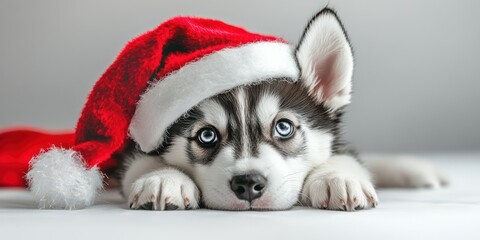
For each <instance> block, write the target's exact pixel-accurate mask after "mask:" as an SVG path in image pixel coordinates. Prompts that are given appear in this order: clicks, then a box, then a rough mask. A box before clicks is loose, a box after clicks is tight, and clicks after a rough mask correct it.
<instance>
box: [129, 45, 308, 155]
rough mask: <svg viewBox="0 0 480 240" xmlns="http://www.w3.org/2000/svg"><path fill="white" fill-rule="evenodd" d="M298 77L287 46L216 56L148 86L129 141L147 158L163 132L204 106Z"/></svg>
mask: <svg viewBox="0 0 480 240" xmlns="http://www.w3.org/2000/svg"><path fill="white" fill-rule="evenodd" d="M298 75H299V70H298V67H297V64H296V61H295V57H294V55H293V52H292V49H291V48H290V46H289V45H288V44H285V43H281V42H255V43H250V44H246V45H243V46H240V47H236V48H226V49H223V50H220V51H216V52H214V53H212V54H210V55H207V56H205V57H202V58H200V59H199V60H197V61H195V62H191V63H188V64H186V65H185V66H183V67H182V68H180V69H179V70H177V71H175V72H173V73H171V74H169V75H167V76H166V77H165V78H164V79H160V80H159V81H158V82H157V83H156V84H154V85H152V86H151V87H150V88H149V89H148V90H147V91H146V92H145V93H144V94H143V95H142V96H141V99H140V101H139V102H138V104H137V108H136V110H135V114H134V115H133V118H132V121H131V123H130V126H129V132H130V136H131V137H132V138H133V140H135V142H137V143H138V144H139V146H140V148H141V149H142V150H143V151H144V152H150V151H152V150H154V149H156V148H157V147H158V146H159V145H160V144H161V143H162V141H163V138H164V134H165V131H166V130H167V128H168V127H169V126H170V125H171V124H172V123H174V121H175V120H177V119H178V118H179V117H181V116H182V115H183V114H185V113H186V112H187V111H188V110H190V109H191V108H193V107H194V106H195V105H197V104H198V103H200V102H201V101H202V100H204V99H206V98H209V97H212V96H214V95H217V94H219V93H222V92H224V91H226V90H229V89H232V88H234V87H237V86H242V85H248V84H252V83H257V82H260V81H265V80H270V79H274V78H287V79H291V80H293V81H296V80H297V78H298Z"/></svg>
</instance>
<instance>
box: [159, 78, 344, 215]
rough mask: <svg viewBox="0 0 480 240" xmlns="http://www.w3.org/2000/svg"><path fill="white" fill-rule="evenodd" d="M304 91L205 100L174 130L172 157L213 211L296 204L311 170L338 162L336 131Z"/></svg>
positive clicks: (280, 89) (260, 90)
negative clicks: (334, 155) (327, 162)
mask: <svg viewBox="0 0 480 240" xmlns="http://www.w3.org/2000/svg"><path fill="white" fill-rule="evenodd" d="M302 89H303V88H301V87H300V86H299V85H298V84H295V83H288V82H285V81H283V82H276V83H264V84H260V85H257V86H250V87H240V88H236V89H234V90H232V91H230V92H228V93H224V94H221V95H219V96H216V97H213V98H210V99H207V100H205V101H203V102H202V103H201V104H200V105H199V106H198V107H196V108H195V109H193V110H192V111H191V112H190V113H189V114H188V116H186V117H184V118H182V119H181V120H180V121H179V122H178V123H177V124H175V125H174V127H173V128H172V129H171V132H170V133H171V137H170V140H169V142H170V143H171V146H170V147H169V149H168V150H167V151H166V153H165V154H164V159H165V160H166V161H167V162H168V163H169V164H172V165H175V166H177V167H180V168H182V169H184V170H186V171H187V172H188V173H190V175H191V176H192V177H193V178H194V179H195V180H196V183H197V184H198V186H199V187H200V189H201V190H202V194H203V200H204V202H205V204H206V205H207V206H208V207H211V208H219V209H236V210H243V209H284V208H288V207H290V206H292V205H293V204H294V203H295V202H296V201H297V197H298V194H299V192H300V190H301V188H302V184H303V180H304V178H305V176H306V175H307V174H308V172H309V170H310V169H311V168H312V167H314V166H315V165H318V164H319V163H321V162H323V161H325V160H326V159H327V158H328V157H329V156H330V154H331V150H332V141H333V139H334V136H333V135H334V131H333V130H334V129H335V123H334V121H333V120H332V118H331V117H330V116H329V115H328V113H327V111H326V109H324V108H323V107H322V106H318V105H316V104H315V103H314V102H313V101H308V100H307V99H305V94H306V92H305V91H303V90H302ZM172 135H174V136H172Z"/></svg>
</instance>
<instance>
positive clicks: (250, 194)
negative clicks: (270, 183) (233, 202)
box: [230, 173, 267, 202]
mask: <svg viewBox="0 0 480 240" xmlns="http://www.w3.org/2000/svg"><path fill="white" fill-rule="evenodd" d="M266 184H267V179H266V178H265V177H263V176H262V175H260V174H258V173H250V174H244V175H237V176H234V177H233V178H232V180H231V181H230V188H231V189H232V191H233V192H234V193H235V195H237V198H238V199H241V200H246V201H249V202H252V201H253V200H254V199H257V198H259V197H261V196H262V194H263V192H264V190H265V186H266Z"/></svg>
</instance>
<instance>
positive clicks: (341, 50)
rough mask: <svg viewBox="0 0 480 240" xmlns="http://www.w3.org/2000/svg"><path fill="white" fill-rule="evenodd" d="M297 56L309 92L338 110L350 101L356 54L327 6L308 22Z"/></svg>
mask: <svg viewBox="0 0 480 240" xmlns="http://www.w3.org/2000/svg"><path fill="white" fill-rule="evenodd" d="M296 57H297V60H298V64H299V66H300V70H301V79H300V82H301V84H302V85H303V86H304V87H306V88H307V90H308V92H309V93H310V95H311V96H312V97H313V98H314V99H315V100H316V101H317V103H319V104H321V103H323V104H324V105H325V106H326V107H328V108H329V109H330V110H331V111H335V110H337V109H339V108H340V107H342V106H345V105H346V104H348V103H350V97H351V90H352V82H351V80H352V73H353V55H352V49H351V47H350V44H349V42H348V37H347V35H346V33H345V31H344V29H343V26H342V23H341V22H340V20H339V19H338V17H337V15H336V14H335V12H334V11H332V10H330V9H328V8H325V9H323V10H322V11H320V12H319V13H318V14H316V15H315V16H314V17H313V18H312V20H310V22H309V23H308V25H307V27H306V29H305V31H304V33H303V35H302V38H301V39H300V43H299V44H298V46H297V50H296Z"/></svg>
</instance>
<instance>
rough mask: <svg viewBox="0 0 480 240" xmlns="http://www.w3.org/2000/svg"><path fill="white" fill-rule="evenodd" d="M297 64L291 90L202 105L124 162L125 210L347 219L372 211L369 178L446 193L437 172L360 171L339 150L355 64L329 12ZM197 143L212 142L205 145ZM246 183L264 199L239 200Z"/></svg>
mask: <svg viewBox="0 0 480 240" xmlns="http://www.w3.org/2000/svg"><path fill="white" fill-rule="evenodd" d="M295 55H296V57H297V61H298V65H299V68H300V70H301V77H300V79H299V80H298V81H297V82H293V81H288V80H289V79H275V80H272V81H265V82H263V83H261V84H257V85H250V86H241V87H237V88H235V89H232V90H230V91H228V92H225V93H222V94H220V95H217V96H214V97H211V98H209V99H206V100H204V101H202V102H201V103H200V104H199V105H198V106H196V107H194V108H193V109H191V110H190V111H189V112H188V113H187V114H185V115H184V116H183V117H181V118H179V119H178V120H177V121H176V122H175V123H174V124H173V125H172V126H171V127H170V128H169V129H168V132H167V137H166V138H165V141H164V143H163V144H162V145H161V146H159V147H158V149H157V150H155V151H153V152H150V153H143V152H141V151H140V150H137V148H135V147H133V148H130V149H131V150H129V151H127V152H125V153H124V166H125V169H124V171H123V172H122V174H121V177H120V182H121V184H122V192H123V193H124V194H125V196H126V197H127V198H128V201H129V204H130V208H132V209H152V210H169V209H194V208H198V207H200V206H201V205H204V206H205V207H207V208H212V209H224V210H250V209H253V210H267V209H268V210H280V209H288V208H290V207H292V206H293V205H295V204H301V205H304V206H310V207H313V208H321V209H332V210H347V211H351V210H355V209H364V208H370V207H374V206H376V205H377V202H378V199H377V195H376V192H375V188H374V184H373V180H372V179H374V178H376V180H377V182H376V184H377V185H379V186H387V187H392V186H393V187H421V186H426V185H433V186H439V185H441V184H443V183H445V178H444V177H443V176H442V175H441V174H440V173H438V171H437V170H436V169H435V168H434V167H432V166H430V165H428V164H426V163H422V162H418V161H415V160H414V161H413V163H412V162H410V163H405V164H402V162H401V161H395V162H396V163H395V164H386V163H385V162H383V163H382V161H378V160H375V161H368V160H367V159H365V162H363V161H361V160H360V159H359V157H358V156H357V155H356V154H355V153H354V152H353V151H351V150H350V149H349V148H348V146H347V145H346V143H345V142H344V141H343V139H342V136H341V129H340V128H341V119H342V113H343V109H344V107H345V106H346V105H347V104H348V103H349V102H350V98H351V89H352V82H351V79H352V73H353V55H352V50H351V47H350V44H349V41H348V38H347V36H346V34H345V31H344V29H343V26H342V24H341V23H340V21H339V19H338V18H337V16H336V14H335V13H334V12H333V11H332V10H330V9H324V10H322V11H321V12H319V13H318V14H317V15H316V16H314V17H313V19H312V20H311V21H310V22H309V24H308V26H307V28H306V29H305V32H304V34H303V36H302V38H301V40H300V43H299V45H298V46H297V48H296V49H295ZM281 121H283V122H287V128H288V126H290V127H291V128H293V131H292V132H291V133H290V135H289V136H288V137H284V136H281V135H279V131H280V132H282V131H283V130H282V128H280V130H279V129H277V127H278V126H279V124H284V123H280V122H281ZM284 127H285V126H284ZM205 129H207V130H209V131H210V130H211V132H206V133H205V132H204V131H205ZM288 129H290V128H288ZM290 130H291V129H290ZM202 133H205V134H206V135H205V136H206V137H207V139H208V138H211V139H213V137H215V140H216V142H215V143H214V144H209V145H205V143H204V142H202V141H203V140H202V139H203V138H202V137H205V136H203V135H202ZM212 134H214V136H213V135H212ZM212 136H213V137H212ZM377 159H378V158H377ZM416 166H423V167H421V168H416ZM369 169H370V170H372V172H371V171H369ZM372 173H373V176H372ZM386 173H387V174H386ZM249 174H255V175H256V176H261V178H262V179H264V180H262V184H261V186H260V188H259V191H261V193H260V195H259V196H260V197H257V198H248V199H242V198H240V197H238V194H236V193H235V192H234V188H233V187H232V186H233V185H232V181H233V180H232V179H234V178H235V177H236V176H245V175H249Z"/></svg>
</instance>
